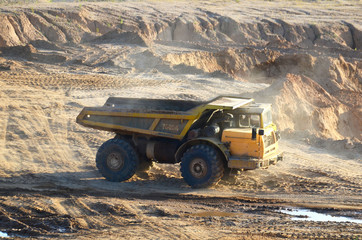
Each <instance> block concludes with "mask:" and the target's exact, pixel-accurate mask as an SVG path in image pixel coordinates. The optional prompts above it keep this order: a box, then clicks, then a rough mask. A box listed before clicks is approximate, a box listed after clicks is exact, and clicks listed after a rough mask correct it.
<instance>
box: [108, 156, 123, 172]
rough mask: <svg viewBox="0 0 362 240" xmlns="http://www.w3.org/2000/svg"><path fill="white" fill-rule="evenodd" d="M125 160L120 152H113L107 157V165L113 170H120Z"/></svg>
mask: <svg viewBox="0 0 362 240" xmlns="http://www.w3.org/2000/svg"><path fill="white" fill-rule="evenodd" d="M123 164H124V160H123V158H122V156H121V154H120V153H117V152H113V153H111V154H109V155H108V157H107V166H108V167H109V169H111V170H112V171H118V170H119V169H121V168H122V167H123Z"/></svg>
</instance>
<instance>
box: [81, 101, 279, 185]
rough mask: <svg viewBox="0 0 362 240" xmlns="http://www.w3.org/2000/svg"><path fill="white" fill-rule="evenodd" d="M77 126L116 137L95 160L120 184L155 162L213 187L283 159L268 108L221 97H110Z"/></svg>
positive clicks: (87, 109) (87, 111)
mask: <svg viewBox="0 0 362 240" xmlns="http://www.w3.org/2000/svg"><path fill="white" fill-rule="evenodd" d="M76 121H77V123H79V124H81V125H83V126H85V127H90V128H94V129H99V130H105V131H110V132H114V133H115V137H114V138H113V139H110V140H108V141H106V142H104V143H103V144H102V145H101V146H100V148H99V149H98V152H97V155H96V166H97V168H98V170H99V172H100V173H101V174H102V176H103V177H105V178H106V179H107V180H109V181H112V182H121V181H125V180H128V179H130V178H131V177H132V176H133V175H134V174H135V173H136V172H142V171H147V170H149V169H150V167H151V166H152V164H153V162H157V163H168V164H170V163H173V164H176V163H180V166H181V167H180V170H181V175H182V177H183V178H184V180H185V182H186V183H187V184H188V185H190V186H191V187H193V188H203V187H208V186H212V185H215V184H217V183H218V182H219V181H220V180H221V179H222V178H223V176H229V175H233V174H235V173H236V172H240V171H241V170H252V169H257V168H267V167H268V166H269V165H271V164H275V163H276V162H277V161H279V160H282V158H283V155H282V153H281V152H280V151H279V148H278V141H279V139H280V134H279V132H278V131H277V127H276V125H275V124H274V123H273V121H272V112H271V104H265V103H255V101H254V100H253V99H251V98H242V97H235V96H220V97H217V98H215V99H212V100H210V101H186V100H167V99H137V98H120V97H110V98H108V100H107V101H106V103H105V104H104V106H102V107H85V108H84V109H83V110H82V111H81V112H80V114H79V115H78V116H77V120H76Z"/></svg>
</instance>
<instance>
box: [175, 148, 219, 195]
mask: <svg viewBox="0 0 362 240" xmlns="http://www.w3.org/2000/svg"><path fill="white" fill-rule="evenodd" d="M223 172H224V165H223V162H222V159H221V157H220V155H219V153H218V152H217V151H216V150H215V149H214V148H213V147H211V146H209V145H206V144H200V145H195V146H192V147H191V148H189V149H188V150H187V151H186V152H185V153H184V155H183V156H182V158H181V175H182V177H183V178H184V180H185V182H186V183H187V184H188V185H190V186H191V187H192V188H203V187H209V186H212V185H214V184H216V183H217V182H219V181H220V179H221V178H222V176H223Z"/></svg>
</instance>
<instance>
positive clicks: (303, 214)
mask: <svg viewBox="0 0 362 240" xmlns="http://www.w3.org/2000/svg"><path fill="white" fill-rule="evenodd" d="M280 212H282V213H285V214H288V215H292V216H296V217H293V218H292V220H297V221H316V222H327V221H331V222H351V223H358V224H361V223H362V220H360V219H355V218H350V217H342V216H331V215H328V214H325V213H318V212H314V211H312V210H311V209H298V208H292V209H291V210H285V209H283V210H281V211H280Z"/></svg>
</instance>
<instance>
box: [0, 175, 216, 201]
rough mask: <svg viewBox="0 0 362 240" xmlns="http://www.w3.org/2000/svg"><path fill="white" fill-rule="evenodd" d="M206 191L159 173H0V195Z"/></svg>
mask: <svg viewBox="0 0 362 240" xmlns="http://www.w3.org/2000/svg"><path fill="white" fill-rule="evenodd" d="M195 191H197V192H200V191H201V192H203V191H206V192H209V191H213V189H212V188H211V189H192V188H191V187H190V186H188V185H187V184H186V183H185V182H184V180H183V179H182V178H178V177H173V176H165V175H162V174H143V175H142V176H139V175H135V176H133V177H132V178H131V179H129V180H128V181H125V182H109V181H107V180H105V179H104V178H103V177H102V176H101V175H100V174H99V173H98V171H97V170H86V171H79V172H56V173H14V174H13V176H10V177H0V195H2V196H9V195H18V194H23V193H40V194H43V193H46V195H49V196H51V195H63V196H64V195H86V196H108V197H112V196H117V197H120V196H121V197H132V196H139V197H142V196H144V197H146V196H147V198H151V199H162V198H164V197H165V196H167V195H168V194H171V195H174V194H176V195H178V194H184V193H192V192H195Z"/></svg>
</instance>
